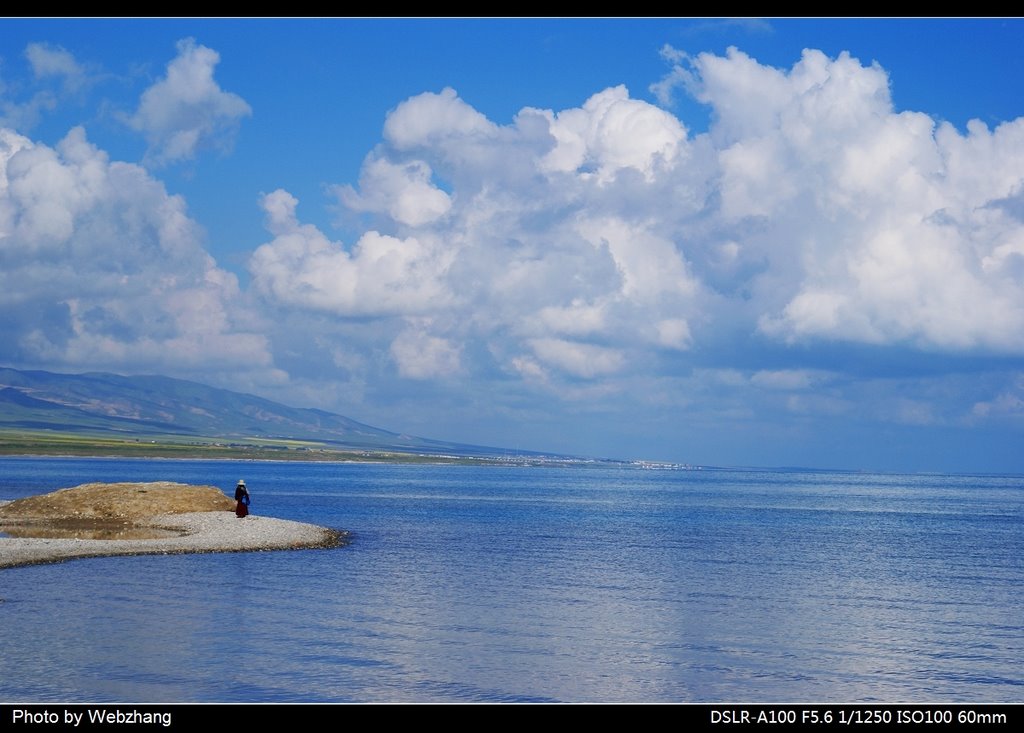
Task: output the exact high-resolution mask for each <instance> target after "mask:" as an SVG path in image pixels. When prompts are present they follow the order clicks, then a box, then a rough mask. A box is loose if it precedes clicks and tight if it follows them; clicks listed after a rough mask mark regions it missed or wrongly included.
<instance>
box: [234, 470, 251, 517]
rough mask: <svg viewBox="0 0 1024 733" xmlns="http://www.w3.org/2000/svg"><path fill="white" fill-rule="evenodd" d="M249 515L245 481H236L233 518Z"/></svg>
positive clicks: (247, 492)
mask: <svg viewBox="0 0 1024 733" xmlns="http://www.w3.org/2000/svg"><path fill="white" fill-rule="evenodd" d="M248 513H249V489H247V488H246V487H245V481H243V480H242V479H238V486H236V487H235V516H236V517H239V518H241V517H244V516H246V515H247V514H248Z"/></svg>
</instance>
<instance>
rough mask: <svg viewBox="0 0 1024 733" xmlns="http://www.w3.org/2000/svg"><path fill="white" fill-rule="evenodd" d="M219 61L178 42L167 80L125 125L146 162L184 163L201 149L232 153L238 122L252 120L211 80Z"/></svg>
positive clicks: (144, 99)
mask: <svg viewBox="0 0 1024 733" xmlns="http://www.w3.org/2000/svg"><path fill="white" fill-rule="evenodd" d="M218 63H220V55H219V54H218V53H217V52H216V51H214V50H213V49H210V48H207V47H206V46H200V45H196V42H195V41H194V40H193V39H191V38H186V39H184V40H181V41H179V42H178V55H177V56H176V57H175V58H174V59H173V60H172V61H171V62H170V63H169V64H168V65H167V75H166V76H164V77H163V78H162V79H160V80H159V81H157V82H156V83H154V84H153V86H151V87H150V88H149V89H147V90H146V91H145V92H144V93H143V94H142V98H141V100H140V101H139V108H138V109H137V110H136V111H135V114H134V115H132V116H131V117H129V118H128V120H127V122H128V124H129V125H130V126H131V127H132V128H133V129H135V130H137V131H139V132H141V133H142V134H143V135H144V136H145V137H146V141H147V142H148V143H149V150H148V151H147V154H146V159H147V161H148V162H150V163H152V164H154V165H164V164H168V163H176V162H179V161H183V160H189V159H191V158H194V157H195V156H196V153H197V152H198V151H200V150H202V149H208V148H213V149H228V148H230V147H231V145H232V143H233V140H234V134H235V132H236V130H237V128H238V124H239V122H240V121H241V120H242V119H243V118H245V117H248V116H249V115H251V114H252V109H251V108H250V107H249V105H248V103H246V101H245V100H244V99H242V98H241V97H240V96H238V95H237V94H234V93H232V92H226V91H224V90H223V89H221V88H220V85H219V84H218V83H217V81H216V80H215V79H214V78H213V72H214V69H215V68H216V66H217V64H218Z"/></svg>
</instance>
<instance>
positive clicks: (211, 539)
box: [0, 502, 346, 568]
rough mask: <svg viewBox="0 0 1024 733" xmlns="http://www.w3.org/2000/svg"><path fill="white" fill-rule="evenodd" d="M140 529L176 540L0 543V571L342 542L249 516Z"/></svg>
mask: <svg viewBox="0 0 1024 733" xmlns="http://www.w3.org/2000/svg"><path fill="white" fill-rule="evenodd" d="M3 503H6V502H3ZM145 525H147V526H150V527H158V528H161V529H168V530H174V531H177V532H180V533H181V536H178V537H166V538H161V539H145V540H79V539H43V538H16V537H0V568H8V567H14V566H17V565H35V564H39V563H50V562H60V561H62V560H68V559H71V558H76V557H103V556H111V555H169V554H178V553H188V552H247V551H253V550H294V549H301V548H313V547H338V546H340V545H342V544H344V543H345V537H346V533H344V532H338V531H336V530H332V529H327V528H326V527H318V526H316V525H313V524H304V523H302V522H293V521H290V520H287V519H274V518H272V517H260V516H254V515H249V516H248V517H245V518H243V519H239V518H238V517H236V516H235V515H234V512H227V511H218V512H191V513H186V514H161V515H157V516H154V517H151V518H149V519H148V520H147V521H146V522H145ZM2 531H3V523H0V532H2Z"/></svg>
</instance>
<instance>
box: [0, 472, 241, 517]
mask: <svg viewBox="0 0 1024 733" xmlns="http://www.w3.org/2000/svg"><path fill="white" fill-rule="evenodd" d="M234 507H235V502H234V501H233V500H232V499H229V498H228V497H227V496H225V495H224V492H222V491H221V490H220V489H218V488H217V487H215V486H192V485H189V484H178V483H173V482H170V481H153V482H149V483H117V484H82V485H81V486H75V487H73V488H70V489H60V490H59V491H54V492H51V493H49V494H41V495H39V496H29V497H26V498H24V499H17V500H15V501H12V502H10V503H9V504H5V505H3V506H0V518H3V519H18V520H72V519H74V520H89V519H92V520H101V521H121V522H126V521H127V522H130V521H134V520H138V519H144V518H148V517H152V516H153V515H155V514H184V513H191V512H215V511H226V510H231V509H234Z"/></svg>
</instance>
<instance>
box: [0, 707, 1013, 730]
mask: <svg viewBox="0 0 1024 733" xmlns="http://www.w3.org/2000/svg"><path fill="white" fill-rule="evenodd" d="M341 707H345V705H335V704H321V703H313V704H305V703H296V704H290V703H239V704H234V703H232V704H225V703H214V704H204V703H199V704H187V703H182V704H177V703H175V704H138V705H135V704H97V705H84V704H67V705H65V704H59V703H51V704H40V703H30V704H25V705H19V704H12V703H6V704H2V705H0V730H4V731H18V732H20V731H24V733H48V732H49V731H70V730H74V731H96V730H107V731H142V730H149V731H168V730H171V731H182V730H191V729H194V728H198V727H205V726H208V725H210V724H214V725H216V724H220V723H223V724H225V725H231V726H233V727H236V726H240V725H248V724H252V725H258V726H266V725H272V726H296V725H300V726H309V727H313V726H314V725H315V724H316V723H318V722H322V721H323V720H324V717H323V716H324V715H325V714H327V715H330V714H332V713H336V712H337V709H338V708H341ZM364 707H365V706H364ZM369 707H375V708H389V707H393V708H395V709H396V710H398V711H400V712H401V713H402V714H405V713H408V712H409V708H410V707H416V708H420V709H421V712H422V713H423V715H424V716H425V718H429V716H430V715H431V714H437V715H439V716H440V715H445V716H450V715H451V714H452V713H455V714H458V715H463V714H464V715H467V716H472V715H475V714H483V715H490V714H492V713H494V708H498V707H500V708H501V709H502V710H501V716H502V719H503V722H506V723H514V722H515V720H516V718H521V719H523V720H526V719H527V718H530V717H533V716H537V717H538V719H539V718H540V716H544V720H545V721H548V722H550V721H551V716H552V715H553V714H554V715H558V714H559V713H560V712H563V713H566V714H568V715H572V716H574V718H576V719H577V720H578V717H579V716H580V715H583V716H586V715H588V714H594V713H596V714H601V709H602V708H604V707H607V706H606V705H559V704H551V705H549V704H521V705H519V704H449V703H439V704H413V705H405V704H400V705H381V704H370V705H369ZM622 707H653V706H645V705H627V706H622ZM656 707H662V708H665V707H670V708H672V711H671V720H672V724H673V726H685V729H686V730H687V731H689V730H706V731H737V732H738V731H742V730H778V729H788V728H800V729H802V730H806V731H818V730H820V731H827V730H836V729H839V728H845V729H850V728H857V729H860V730H864V729H865V726H866V727H874V728H875V729H876V730H877V729H878V728H879V727H887V728H888V727H895V728H897V729H905V730H911V729H915V730H920V729H929V730H936V731H940V730H941V731H951V730H969V729H970V730H974V729H983V730H992V731H996V730H1010V729H1011V728H1012V729H1014V730H1016V729H1018V727H1019V725H1020V724H1021V723H1022V722H1024V715H1022V712H1024V706H1021V705H1014V704H1009V705H984V704H979V705H961V704H956V705H941V704H940V705H817V704H815V705H803V704H801V705H748V704H741V705H734V704H720V705H719V704H713V705H706V704H679V705H674V704H669V705H657V706H656ZM380 712H384V711H378V713H380ZM378 713H375V714H378ZM446 719H449V718H446ZM378 720H380V719H378ZM438 720H439V721H440V720H441V718H440V717H439V718H438ZM491 720H492V721H493V719H491ZM338 722H339V724H341V723H342V722H343V721H342V720H341V719H338ZM349 722H350V723H352V722H354V721H349ZM422 722H426V720H424V721H422Z"/></svg>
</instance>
